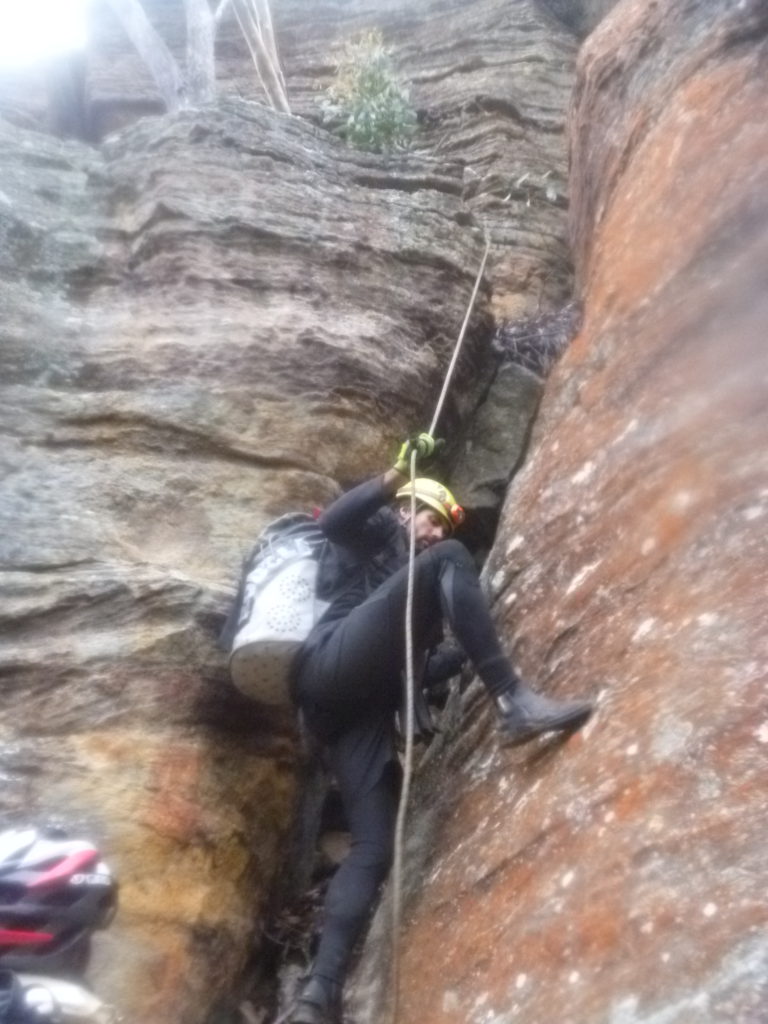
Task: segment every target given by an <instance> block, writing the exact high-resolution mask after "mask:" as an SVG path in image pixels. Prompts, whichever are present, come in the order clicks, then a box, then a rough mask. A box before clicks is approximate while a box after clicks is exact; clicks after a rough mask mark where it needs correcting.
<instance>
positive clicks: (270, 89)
mask: <svg viewBox="0 0 768 1024" xmlns="http://www.w3.org/2000/svg"><path fill="white" fill-rule="evenodd" d="M232 6H233V7H234V10H235V17H236V18H237V22H238V24H239V25H240V29H241V31H242V33H243V36H244V37H245V41H246V43H247V44H248V49H249V51H250V54H251V59H252V60H253V64H254V67H255V68H256V73H257V75H258V76H259V81H260V82H261V84H262V86H263V88H264V92H265V93H266V95H267V99H268V100H269V103H270V105H271V107H272V108H273V109H274V110H279V111H281V112H282V113H284V114H290V112H291V108H290V106H289V104H288V96H287V93H286V90H285V79H284V77H283V73H282V71H281V69H280V61H279V58H278V56H277V47H276V45H275V37H274V32H273V30H272V18H271V15H270V11H269V3H268V0H232Z"/></svg>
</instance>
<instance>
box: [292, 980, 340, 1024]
mask: <svg viewBox="0 0 768 1024" xmlns="http://www.w3.org/2000/svg"><path fill="white" fill-rule="evenodd" d="M288 1020H289V1024H341V985H339V984H338V983H337V982H334V981H329V980H327V979H326V978H319V977H317V976H314V977H313V976H310V977H309V979H308V980H307V981H306V982H305V984H304V987H303V988H302V990H301V994H300V995H299V1000H298V1002H297V1004H296V1009H295V1010H294V1011H293V1013H292V1014H291V1016H290V1017H289V1018H288Z"/></svg>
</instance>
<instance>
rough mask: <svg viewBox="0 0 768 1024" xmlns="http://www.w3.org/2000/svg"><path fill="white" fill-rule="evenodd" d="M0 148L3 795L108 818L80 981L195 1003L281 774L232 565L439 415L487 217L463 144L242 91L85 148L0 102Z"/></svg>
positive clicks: (3, 806) (250, 866) (232, 962)
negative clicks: (479, 211) (421, 139)
mask: <svg viewBox="0 0 768 1024" xmlns="http://www.w3.org/2000/svg"><path fill="white" fill-rule="evenodd" d="M1 159H2V163H3V170H2V182H3V195H2V200H1V201H2V207H0V216H2V247H1V248H0V258H1V259H2V270H3V284H2V310H3V332H4V345H3V377H2V401H1V402H0V410H1V411H0V420H1V421H2V430H3V445H2V456H1V457H2V467H3V483H2V498H1V500H0V515H1V516H2V529H1V530H0V537H1V538H2V540H1V541H0V545H1V547H2V564H3V572H2V584H3V591H4V602H3V609H2V627H3V649H2V687H3V706H2V711H0V730H1V734H2V739H3V748H2V770H3V775H4V785H3V789H2V793H0V812H2V820H3V822H4V823H6V824H7V823H9V822H16V821H19V822H22V821H29V820H30V819H32V820H35V821H41V820H51V819H55V820H58V821H59V822H60V823H63V824H66V825H68V826H69V827H70V828H73V829H75V830H77V831H84V832H86V833H88V834H89V835H91V836H92V837H93V838H94V839H96V840H98V841H99V842H100V843H101V844H102V846H103V849H104V851H105V854H106V856H107V858H108V860H109V861H110V862H111V863H112V865H113V867H114V869H115V870H116V872H117V874H118V877H119V878H120V881H121V912H120V914H119V916H118V919H117V921H116V923H115V924H114V925H113V927H112V928H111V929H110V932H109V933H108V935H106V936H105V937H103V938H101V939H100V940H99V941H98V942H97V943H96V949H95V956H94V962H93V964H92V970H91V974H90V977H91V980H92V981H93V983H94V986H95V987H96V989H97V991H99V993H100V994H101V995H102V996H104V997H105V998H108V999H110V1000H112V1001H113V1002H115V1003H116V1004H117V1005H118V1006H119V1008H120V1009H121V1010H122V1011H123V1012H124V1013H126V1014H127V1015H128V1017H129V1018H130V1019H134V1020H137V1021H138V1020H141V1021H142V1022H146V1024H150V1022H152V1021H155V1022H157V1024H161V1022H162V1024H169V1022H170V1021H185V1022H186V1021H201V1020H204V1019H206V1018H207V1016H208V1013H209V1010H210V1007H211V1004H212V1003H213V1002H215V1001H216V1000H217V999H218V997H219V996H220V995H221V993H222V991H223V990H224V989H225V988H228V987H231V985H232V981H233V977H234V975H235V973H236V971H237V970H238V968H239V967H241V966H242V964H243V962H244V958H245V956H246V953H247V951H248V939H249V936H250V935H251V933H252V931H253V928H254V921H255V920H257V919H258V914H259V913H260V910H261V908H262V907H263V904H264V901H265V899H266V896H267V893H268V890H269V887H270V885H271V884H272V882H273V880H274V877H275V872H276V869H277V866H278V864H279V857H280V856H281V841H282V839H283V838H284V836H285V832H286V829H287V827H288V825H289V823H290V815H291V808H292V802H293V795H294V790H295V768H296V757H297V747H296V740H295V736H294V735H293V731H292V730H293V726H292V723H291V720H290V716H287V717H285V718H282V719H281V718H280V717H279V716H276V715H275V714H274V713H269V712H268V711H267V710H266V709H264V708H260V707H258V706H257V705H251V704H249V703H248V702H246V701H245V699H244V698H240V699H238V696H237V694H236V693H235V692H234V690H233V689H232V688H231V685H230V684H229V683H228V681H227V673H226V667H225V664H224V659H223V656H222V654H221V653H220V652H219V651H217V650H216V649H215V646H214V640H215V636H216V631H217V628H218V626H219V625H220V624H221V620H222V617H223V612H224V610H225V609H226V606H227V603H228V600H229V598H230V597H231V581H232V579H233V578H234V576H235V575H236V573H237V571H238V567H239V561H240V556H241V554H242V552H243V551H244V549H245V548H246V547H247V546H248V544H249V543H250V542H251V541H252V539H253V538H254V536H255V535H256V533H257V532H258V530H259V529H260V527H261V526H262V525H263V524H264V523H265V522H266V521H267V520H268V519H269V518H272V517H274V516H275V515H276V514H278V513H281V512H283V511H287V510H289V509H292V508H295V507H309V506H311V505H312V504H313V503H322V502H324V501H327V500H328V499H329V498H330V497H331V496H332V495H333V494H335V493H336V491H337V489H338V483H337V481H338V480H350V479H352V478H355V477H360V476H363V475H367V474H369V473H372V472H373V471H374V470H377V469H379V468H380V467H381V463H382V461H383V460H384V459H386V458H387V452H392V451H394V450H395V442H396V440H397V439H398V438H399V437H400V436H401V435H403V434H405V433H407V431H408V429H409V428H410V425H411V424H413V423H421V422H425V421H426V420H428V418H429V416H430V414H431V411H432V400H433V399H432V396H433V395H435V393H436V391H437V389H438V383H439V380H440V378H441V373H442V370H443V369H444V367H445V365H446V364H447V361H448V357H449V353H450V348H451V346H452V343H453V340H454V331H455V327H456V325H457V324H459V323H460V322H461V319H462V315H463V312H464V307H465V303H466V300H467V298H468V296H469V293H470V291H471V287H472V279H473V276H474V273H475V268H476V266H477V265H478V263H479V258H480V253H481V251H482V249H481V241H480V240H478V239H477V238H476V237H475V235H473V233H472V232H471V231H468V230H467V229H466V228H461V227H459V225H458V224H457V221H456V218H457V216H458V214H459V212H460V210H461V202H460V199H459V198H458V196H457V195H456V193H457V191H458V190H459V181H460V176H459V171H458V169H457V168H456V167H455V166H453V165H450V164H446V163H444V162H443V163H441V165H440V166H439V167H436V166H435V165H434V164H433V163H429V162H428V161H425V160H413V159H411V158H402V159H398V160H379V159H377V158H368V157H366V156H363V155H359V154H354V153H351V152H350V151H348V150H347V149H346V148H345V147H343V146H342V145H341V144H340V143H337V142H335V141H334V140H333V139H329V137H328V136H327V135H326V134H325V133H319V132H318V131H317V130H315V129H314V128H313V127H312V126H310V125H307V124H304V123H302V122H301V121H299V120H291V121H286V120H285V119H282V120H281V119H280V118H278V117H277V116H276V115H272V114H270V113H268V112H266V111H264V110H263V109H261V108H255V107H253V106H250V105H246V104H243V103H241V102H232V103H230V104H229V105H227V104H225V105H223V106H222V107H220V108H219V109H216V110H210V111H207V112H205V113H188V114H186V115H183V116H181V117H179V118H177V119H175V120H173V121H168V122H166V121H163V120H155V121H149V122H145V123H142V124H141V125H137V126H136V127H135V128H133V129H131V130H129V131H128V132H127V133H125V134H123V135H121V136H120V137H117V138H115V139H114V140H112V141H110V142H109V143H108V144H106V145H105V146H104V147H103V148H102V149H101V150H99V151H95V150H91V149H88V148H85V147H81V146H79V145H75V144H63V143H58V142H56V141H55V140H52V139H48V138H46V137H43V136H39V135H33V134H30V133H24V132H20V131H18V130H16V129H10V130H9V129H5V130H4V132H3V144H2V158H1ZM371 180H373V182H374V184H371ZM467 268H469V269H467ZM483 305H484V303H483V300H482V299H481V302H480V307H479V310H478V315H477V317H476V319H475V321H474V323H473V327H472V329H471V331H470V335H469V338H468V347H467V350H466V355H465V358H464V360H463V365H462V367H461V368H460V371H459V379H460V380H461V379H462V378H463V379H465V380H466V379H467V378H468V377H471V375H472V374H473V372H474V367H475V366H476V362H477V358H478V351H477V344H478V342H479V341H480V340H482V339H484V338H487V334H488V331H487V326H484V315H483ZM460 395H461V391H460V390H458V391H457V392H455V393H454V399H453V400H452V403H451V406H450V407H449V409H448V412H447V415H448V422H449V423H450V421H451V419H455V417H456V416H457V413H458V411H460V409H461V404H462V400H461V398H460ZM456 396H459V398H458V400H457V399H456Z"/></svg>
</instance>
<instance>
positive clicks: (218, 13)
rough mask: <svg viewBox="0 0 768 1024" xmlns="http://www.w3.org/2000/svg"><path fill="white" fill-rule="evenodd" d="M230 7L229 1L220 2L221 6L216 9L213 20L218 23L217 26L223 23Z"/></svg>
mask: <svg viewBox="0 0 768 1024" xmlns="http://www.w3.org/2000/svg"><path fill="white" fill-rule="evenodd" d="M228 7H229V0H219V6H218V7H217V8H216V13H215V14H214V16H213V20H214V21H215V22H216V24H217V25H218V23H219V22H220V21H221V19H222V17H223V16H224V13H225V12H226V10H227V8H228Z"/></svg>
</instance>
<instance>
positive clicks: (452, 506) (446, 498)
mask: <svg viewBox="0 0 768 1024" xmlns="http://www.w3.org/2000/svg"><path fill="white" fill-rule="evenodd" d="M413 489H414V491H415V492H416V501H417V502H419V503H421V504H422V505H429V507H430V508H433V509H434V510H435V512H437V513H438V514H439V515H440V517H441V518H442V519H443V521H444V522H445V525H446V526H447V527H448V530H449V532H450V533H453V531H454V530H455V529H456V527H457V526H460V525H461V523H463V522H464V509H463V508H462V507H461V505H459V504H457V502H456V499H455V498H454V496H453V495H452V494H451V492H450V491H449V490H448V488H447V487H444V486H443V485H442V484H441V483H438V481H437V480H430V479H428V478H427V477H417V478H416V479H415V480H414V481H413ZM395 497H396V498H397V500H398V501H410V498H411V485H410V483H407V484H405V486H404V487H401V488H400V490H399V491H398V492H397V494H396V495H395Z"/></svg>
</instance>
